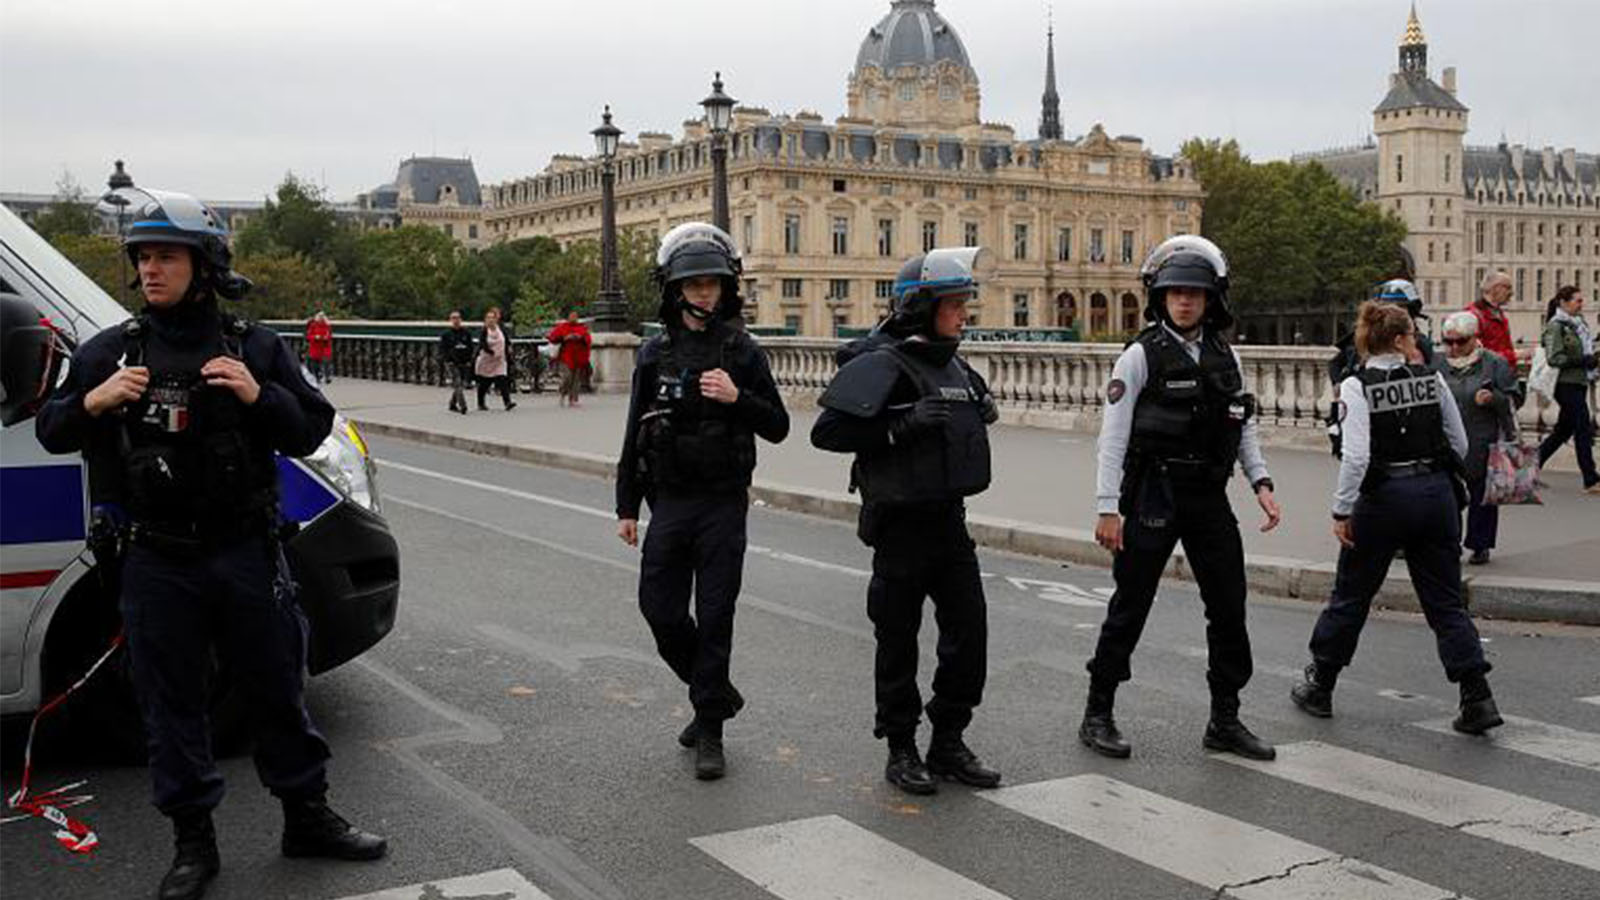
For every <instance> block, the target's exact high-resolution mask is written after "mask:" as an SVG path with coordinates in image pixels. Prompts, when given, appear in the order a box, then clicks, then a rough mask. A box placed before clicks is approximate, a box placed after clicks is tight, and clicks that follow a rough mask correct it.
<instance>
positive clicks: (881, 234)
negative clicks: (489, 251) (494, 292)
mask: <svg viewBox="0 0 1600 900" xmlns="http://www.w3.org/2000/svg"><path fill="white" fill-rule="evenodd" d="M1044 80H1045V91H1044V95H1043V107H1042V111H1041V116H1040V126H1039V136H1038V137H1037V138H1035V139H1032V140H1022V139H1018V138H1017V136H1016V134H1015V131H1014V129H1013V128H1012V127H1011V126H1009V125H1003V124H994V123H987V122H984V121H983V120H982V118H981V114H980V99H981V92H980V88H979V79H978V73H977V71H976V70H975V69H974V68H973V66H972V63H971V60H970V59H969V57H968V55H967V52H966V48H965V47H964V46H963V45H962V42H961V38H960V36H959V35H958V34H957V33H956V31H955V28H954V27H953V26H952V25H951V24H950V23H949V22H948V21H947V20H946V19H944V18H943V17H942V16H941V15H940V14H939V13H938V12H937V11H936V10H935V8H934V2H933V0H893V2H892V3H891V4H890V9H889V12H888V14H887V15H885V16H884V17H883V18H882V19H881V20H880V21H878V23H877V24H876V25H874V26H872V27H871V28H870V29H869V30H868V32H867V35H866V37H865V38H864V39H863V40H862V42H861V45H860V48H859V49H858V51H857V54H856V59H855V66H854V68H853V70H852V71H851V73H850V76H849V79H848V82H847V84H846V91H845V95H846V106H847V113H846V114H845V115H843V116H840V117H838V118H837V119H835V120H834V121H833V122H831V123H829V122H826V121H824V119H823V117H822V116H820V115H818V114H816V113H812V112H798V113H795V114H793V115H775V114H772V113H770V112H768V111H767V110H765V109H761V108H757V107H749V106H746V107H740V108H737V109H736V110H735V111H734V122H733V129H732V133H731V134H730V136H729V142H730V143H729V206H730V211H731V215H730V221H731V224H732V229H731V230H732V234H733V238H734V240H735V241H736V242H737V243H738V244H739V246H740V248H741V251H742V252H743V254H744V264H745V279H746V284H745V293H746V294H747V296H748V297H749V298H750V299H751V300H752V301H753V302H751V303H749V304H747V307H746V308H747V310H749V311H750V314H751V316H752V318H753V319H754V320H755V321H756V322H758V323H760V324H764V325H777V326H787V327H789V328H792V329H794V330H795V331H797V332H799V333H802V334H808V335H826V334H831V333H833V330H834V328H835V327H836V326H839V325H849V326H863V325H870V324H872V323H873V322H875V321H877V319H878V318H879V317H880V316H881V315H883V313H884V311H885V308H886V305H887V301H888V298H889V294H890V287H891V285H892V283H893V277H894V273H895V271H896V269H898V268H899V266H900V263H901V262H902V261H903V260H905V259H906V258H908V257H910V256H912V255H914V254H916V253H918V252H921V251H922V250H924V249H926V248H930V247H934V246H950V245H960V244H968V245H982V246H986V247H988V248H990V249H991V251H993V252H994V253H995V255H996V257H997V260H998V262H999V275H998V277H997V279H996V280H995V282H994V283H993V284H990V285H988V286H986V287H985V288H984V290H983V292H982V294H981V295H980V297H979V301H978V303H976V304H974V307H973V309H974V311H975V315H974V318H975V320H976V324H978V325H981V326H988V327H994V326H1029V327H1041V326H1069V325H1070V326H1075V327H1077V328H1079V329H1080V330H1082V331H1087V332H1088V333H1090V334H1093V335H1120V334H1126V333H1129V332H1131V331H1134V330H1136V329H1137V328H1138V326H1139V323H1140V307H1141V303H1142V300H1141V297H1142V292H1141V289H1140V285H1139V280H1138V266H1139V263H1140V262H1141V261H1142V259H1143V257H1144V254H1145V253H1146V252H1147V251H1148V250H1149V248H1151V247H1153V246H1154V245H1155V244H1156V243H1158V242H1160V241H1161V240H1163V239H1165V238H1166V237H1168V236H1170V235H1172V234H1175V233H1180V232H1187V231H1191V230H1198V228H1199V223H1200V211H1201V202H1202V196H1203V195H1202V191H1201V188H1200V185H1199V182H1198V181H1197V180H1196V179H1195V178H1194V175H1193V173H1192V171H1191V170H1190V168H1189V166H1188V165H1187V164H1186V163H1185V162H1184V161H1183V160H1181V159H1173V158H1167V157H1162V156H1158V155H1155V154H1153V153H1151V152H1150V151H1149V150H1147V149H1146V148H1145V147H1144V145H1143V142H1142V141H1141V140H1140V139H1139V138H1137V137H1132V136H1128V135H1122V136H1117V137H1113V136H1111V135H1109V134H1107V132H1106V131H1105V129H1104V128H1103V127H1101V126H1100V125H1098V124H1096V125H1094V126H1092V127H1091V128H1090V129H1089V130H1088V132H1087V134H1084V135H1082V136H1080V137H1076V138H1072V139H1063V137H1062V133H1063V132H1062V124H1061V123H1062V117H1061V110H1060V97H1059V94H1058V92H1057V87H1056V84H1055V60H1054V33H1053V29H1052V31H1051V32H1050V33H1049V35H1048V37H1047V45H1046V68H1045V79H1044ZM616 166H617V186H616V197H617V223H618V227H619V228H621V229H630V228H632V229H644V230H646V231H647V232H649V233H650V234H652V235H659V234H662V233H664V232H666V231H667V230H668V229H669V228H671V227H672V226H674V225H676V224H679V223H681V222H685V221H691V220H695V219H704V220H709V218H710V216H711V157H710V134H709V132H708V130H707V129H706V127H705V126H704V124H703V123H702V122H699V121H689V122H685V123H684V124H683V134H682V135H681V136H680V137H673V136H671V135H668V134H663V133H659V132H651V131H645V132H641V133H640V134H639V135H638V139H637V141H636V142H633V143H624V144H623V145H622V148H621V149H620V150H619V152H618V156H617V160H616ZM484 220H485V223H486V226H487V237H488V239H489V240H491V241H507V240H515V239H519V238H527V237H533V236H536V235H543V236H548V237H552V238H555V239H556V240H558V241H561V242H562V243H563V244H566V243H570V242H572V241H576V240H582V239H592V238H596V237H597V236H598V234H599V228H600V161H599V160H598V159H596V158H593V157H578V156H557V157H555V158H554V159H552V160H551V162H550V164H549V166H547V167H546V168H545V170H544V171H543V172H541V173H539V174H537V175H532V176H528V177H525V178H519V179H516V180H513V181H509V182H505V183H503V184H497V185H492V186H491V187H490V188H489V189H488V191H487V196H486V197H485V209H484Z"/></svg>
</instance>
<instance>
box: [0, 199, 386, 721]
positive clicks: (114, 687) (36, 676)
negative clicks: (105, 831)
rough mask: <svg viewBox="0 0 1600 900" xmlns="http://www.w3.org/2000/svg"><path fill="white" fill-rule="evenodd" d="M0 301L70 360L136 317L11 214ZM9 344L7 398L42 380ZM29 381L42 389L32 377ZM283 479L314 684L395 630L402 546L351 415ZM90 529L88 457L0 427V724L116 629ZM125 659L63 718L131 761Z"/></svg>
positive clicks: (288, 463) (64, 679) (22, 427)
mask: <svg viewBox="0 0 1600 900" xmlns="http://www.w3.org/2000/svg"><path fill="white" fill-rule="evenodd" d="M0 293H3V294H8V295H11V297H10V298H8V300H7V302H14V300H15V299H17V298H20V299H21V300H23V301H26V302H27V303H28V304H30V305H31V306H32V307H33V309H34V310H37V311H38V313H39V314H40V315H43V316H46V317H48V319H49V320H50V323H51V324H53V325H54V326H55V328H56V329H57V330H58V331H59V332H60V334H61V336H62V337H63V338H64V339H65V342H66V343H67V345H68V349H70V346H71V345H74V344H76V343H79V342H82V341H85V340H87V339H88V338H90V337H92V336H93V335H95V334H96V333H98V332H100V331H101V330H103V329H105V328H107V327H109V326H111V325H115V324H117V323H118V322H121V321H123V320H125V319H127V318H128V313H127V311H125V310H124V309H123V308H122V307H121V306H119V305H118V304H117V303H116V301H114V300H112V299H111V298H110V297H109V296H107V295H106V294H105V292H104V291H102V290H101V289H100V288H99V287H98V286H97V285H96V284H95V283H94V282H93V281H91V280H90V279H89V278H88V277H87V276H85V275H84V274H83V273H82V272H80V271H78V270H77V269H76V268H75V267H74V266H73V265H72V264H71V263H70V262H68V261H67V260H66V258H64V257H63V256H61V254H60V253H58V252H57V251H56V250H55V248H53V247H51V246H50V244H49V243H48V242H46V241H45V240H44V239H43V238H41V237H39V235H37V234H35V233H34V231H33V230H32V229H31V228H29V227H28V226H27V225H26V224H24V223H23V222H22V221H21V220H20V219H18V218H17V217H16V216H15V215H14V214H12V213H11V212H10V211H9V210H7V209H5V208H3V207H0ZM14 334H15V332H13V333H12V334H7V335H5V336H3V337H0V341H3V342H4V349H3V351H0V366H4V367H5V368H6V372H5V375H6V379H5V382H6V384H5V388H6V392H7V393H15V392H16V390H17V387H18V385H20V384H25V383H27V381H28V378H29V374H30V373H29V372H26V371H23V372H16V371H13V369H17V368H19V367H25V366H27V365H29V364H30V363H32V364H33V365H34V368H35V369H37V368H38V366H37V363H36V362H35V361H36V360H37V359H38V358H39V354H38V353H36V352H35V353H30V352H28V348H25V347H24V342H23V341H21V340H15V339H13V337H14ZM65 364H66V365H71V361H70V358H68V359H67V360H66V362H65ZM31 374H32V379H33V382H34V383H35V384H37V382H38V380H39V375H38V372H37V371H35V372H33V373H31ZM49 377H54V374H53V373H52V375H51V376H49ZM14 399H16V398H8V402H7V406H8V407H9V406H11V405H12V404H11V403H10V402H9V401H10V400H14ZM12 417H13V416H8V417H7V418H12ZM278 475H279V488H280V494H281V498H282V508H283V513H284V515H285V516H286V517H287V518H290V519H293V520H294V521H296V522H298V523H300V526H301V527H300V530H299V532H298V533H297V534H296V535H295V536H294V537H293V538H291V539H290V540H289V541H288V542H287V544H286V545H285V550H286V552H287V555H288V558H289V562H290V565H291V567H292V569H293V571H294V576H295V580H296V581H297V582H298V583H299V585H300V594H299V600H300V604H301V606H302V608H303V609H304V610H305V613H306V617H307V619H308V621H309V622H310V625H311V634H310V653H309V667H310V670H311V672H312V674H318V673H320V672H324V671H327V670H329V669H332V668H333V667H335V666H338V665H340V664H341V663H344V662H346V661H348V660H350V659H352V658H354V657H355V656H357V655H359V654H360V653H361V652H363V651H364V650H366V649H367V648H369V647H371V646H372V645H374V644H376V643H377V642H378V641H379V640H381V639H382V638H383V636H384V635H386V634H388V632H389V630H390V629H391V628H392V627H393V626H394V618H395V609H396V604H397V602H398V599H399V593H400V566H399V548H398V546H397V545H396V543H395V540H394V538H393V536H392V535H391V534H390V532H389V527H388V524H387V523H386V522H385V521H384V519H383V517H382V516H381V515H380V513H379V502H378V493H377V488H376V485H375V483H374V480H373V464H372V460H371V458H370V456H369V455H368V452H367V447H366V444H365V443H364V442H363V441H362V439H361V435H360V434H359V433H358V432H357V431H356V429H355V427H354V426H353V425H351V424H350V423H349V422H348V421H347V420H346V419H345V418H344V417H343V416H337V417H336V418H335V420H334V427H333V432H332V434H330V435H329V436H328V438H327V440H325V441H324V442H323V443H322V446H321V447H319V448H318V449H317V451H316V452H315V453H313V454H312V455H311V456H309V457H306V458H304V459H285V458H282V457H280V458H279V459H278ZM88 522H89V497H88V490H87V481H86V476H85V472H84V467H83V461H82V459H81V458H79V457H76V456H55V455H52V454H50V453H48V452H46V451H45V449H44V448H43V447H41V446H40V445H39V442H38V440H37V439H36V438H35V437H34V428H33V422H32V420H31V419H27V420H23V421H16V422H10V423H8V424H7V425H6V426H5V427H4V428H3V429H0V715H7V716H9V715H14V714H26V713H31V712H33V711H35V710H37V709H38V708H39V706H40V705H41V704H42V703H43V702H45V701H47V700H49V699H50V698H51V697H53V696H55V695H56V694H57V693H58V692H60V691H61V690H63V689H65V688H66V687H67V686H68V685H70V684H71V683H72V681H74V680H75V679H77V678H78V677H79V676H81V675H82V674H83V672H84V670H85V669H86V668H87V667H88V666H89V665H90V664H91V663H92V662H93V661H94V660H95V659H96V658H98V657H99V656H100V654H102V653H103V652H104V651H105V649H106V647H107V646H109V644H110V642H111V640H112V639H113V637H114V636H115V635H116V634H117V632H118V630H119V628H120V619H119V616H118V614H117V607H116V602H115V599H114V598H113V597H111V596H108V591H107V590H106V589H105V587H104V579H103V578H102V577H101V573H99V572H97V571H96V569H95V559H94V554H93V553H92V552H90V551H89V550H88V549H87V546H86V538H87V529H88ZM121 657H122V658H121V660H120V662H121V665H118V666H113V667H112V668H111V669H110V671H109V672H104V673H102V674H101V675H100V676H97V678H96V680H95V682H94V683H92V685H91V687H90V688H88V689H86V691H85V694H84V696H83V697H82V698H80V697H76V696H75V697H74V699H73V702H72V703H71V704H70V705H69V707H68V708H69V709H76V710H78V711H80V712H83V713H84V714H86V715H88V716H92V719H93V721H94V722H95V723H96V729H95V730H96V733H97V734H98V735H100V736H102V737H103V739H104V740H107V741H110V742H114V743H120V744H122V745H123V746H125V747H126V748H128V749H129V750H130V751H131V750H132V749H133V748H135V747H138V746H141V745H142V740H143V739H142V733H141V731H140V726H139V719H138V714H137V710H136V709H135V708H134V704H133V700H132V694H131V689H130V687H129V685H128V682H127V679H126V662H125V654H122V655H121ZM220 674H221V675H222V676H223V677H220V678H218V679H216V681H217V684H218V685H219V690H218V692H217V693H218V698H219V702H220V701H221V699H222V698H223V697H225V695H226V690H225V684H226V673H225V672H222V673H220Z"/></svg>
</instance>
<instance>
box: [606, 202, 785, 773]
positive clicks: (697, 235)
mask: <svg viewBox="0 0 1600 900" xmlns="http://www.w3.org/2000/svg"><path fill="white" fill-rule="evenodd" d="M740 272H741V265H740V260H739V254H738V252H737V251H736V250H735V249H734V246H733V240H732V239H731V238H729V237H728V235H727V234H726V233H725V232H723V231H722V230H721V229H720V228H716V227H714V226H711V225H707V224H705V223H702V222H687V223H685V224H683V225H679V226H678V227H676V228H674V229H672V230H671V231H669V232H667V234H666V236H664V237H663V238H662V239H661V247H660V250H659V251H658V252H657V253H656V270H655V277H656V282H657V283H658V284H659V285H660V287H661V306H660V309H659V315H660V318H661V324H662V325H663V326H664V328H663V331H662V333H661V334H658V335H656V336H655V337H653V338H651V339H649V340H648V341H645V343H644V346H642V347H640V348H639V355H638V359H637V362H636V365H635V366H634V371H633V394H632V397H631V398H630V399H629V402H628V420H627V428H626V431H625V433H624V435H623V441H622V456H621V459H620V460H619V461H618V463H617V536H618V537H620V538H621V539H622V540H623V542H624V543H626V544H627V545H628V546H630V547H633V546H637V545H638V543H639V506H640V503H641V502H648V503H649V504H650V515H651V519H650V528H649V530H648V531H647V532H646V534H645V539H644V550H643V554H642V557H643V558H642V562H641V565H640V568H639V609H640V611H641V612H642V613H643V614H644V619H645V621H646V622H647V623H648V624H649V626H650V631H651V633H652V634H653V635H654V636H655V641H656V648H657V650H659V651H660V653H661V658H662V659H663V660H665V661H666V663H667V665H668V666H669V667H671V669H672V671H673V673H674V674H676V675H677V676H678V678H679V679H681V680H682V681H683V682H684V684H686V685H688V686H689V702H690V704H692V705H693V706H694V719H693V721H691V722H690V723H689V724H688V726H687V727H685V728H684V729H683V731H682V733H680V734H679V735H678V743H679V744H680V745H682V746H684V747H692V748H694V751H695V764H694V772H695V777H696V778H699V779H700V780H702V781H709V780H713V779H717V778H721V777H722V776H723V775H724V774H725V773H726V771H727V760H726V756H725V754H724V751H723V744H722V739H723V723H724V722H725V721H726V720H728V719H731V718H733V717H734V716H735V715H736V714H737V713H738V712H739V710H740V708H741V707H743V706H744V697H742V696H741V695H740V694H739V691H738V690H737V689H735V688H734V686H733V683H732V682H731V681H730V680H729V678H728V670H729V661H730V659H731V657H732V654H733V616H734V607H735V605H736V601H737V600H738V597H739V585H740V581H741V579H742V577H743V574H744V549H745V520H746V518H747V517H748V515H749V506H750V498H749V487H750V475H751V473H752V472H753V471H754V470H755V466H756V443H755V439H756V437H757V436H760V437H761V438H762V439H764V440H766V441H768V442H770V443H774V444H776V443H779V442H781V441H782V440H783V439H784V438H785V437H787V436H788V434H789V413H788V412H787V411H786V410H785V409H784V407H783V399H782V398H781V397H779V396H778V388H777V385H776V384H775V383H774V382H773V379H772V372H771V369H770V368H769V367H768V365H767V356H766V353H765V352H763V351H762V349H761V348H760V346H758V345H757V344H756V342H755V341H754V340H752V339H751V337H750V335H749V334H747V333H746V332H745V330H744V328H743V319H742V318H741V316H740V308H741V307H742V306H743V304H744V299H743V298H742V297H740V296H739V274H740ZM691 585H692V587H693V594H694V612H693V614H692V615H691V614H690V609H689V600H690V592H691Z"/></svg>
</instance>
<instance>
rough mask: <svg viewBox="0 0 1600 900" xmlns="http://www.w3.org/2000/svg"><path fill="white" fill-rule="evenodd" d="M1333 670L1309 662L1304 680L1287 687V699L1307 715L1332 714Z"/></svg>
mask: <svg viewBox="0 0 1600 900" xmlns="http://www.w3.org/2000/svg"><path fill="white" fill-rule="evenodd" d="M1336 676H1337V673H1336V672H1335V671H1331V670H1329V669H1327V668H1326V667H1323V666H1319V665H1317V664H1316V663H1311V664H1309V665H1307V666H1306V671H1305V680H1304V681H1301V682H1300V683H1299V684H1297V685H1295V686H1294V687H1292V688H1290V689H1289V699H1290V700H1293V701H1294V705H1295V706H1298V707H1300V709H1301V711H1303V712H1305V713H1306V714H1307V715H1312V716H1316V717H1317V718H1319V719H1327V718H1332V716H1333V685H1334V678H1335V677H1336Z"/></svg>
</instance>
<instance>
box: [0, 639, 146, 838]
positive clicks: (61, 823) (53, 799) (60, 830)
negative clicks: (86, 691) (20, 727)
mask: <svg viewBox="0 0 1600 900" xmlns="http://www.w3.org/2000/svg"><path fill="white" fill-rule="evenodd" d="M121 646H122V635H121V634H120V633H119V634H118V635H117V636H116V637H115V638H113V639H112V641H111V646H110V647H107V648H106V652H105V653H103V654H101V655H100V658H99V659H98V660H95V664H94V665H92V666H90V667H89V671H87V672H85V673H83V677H82V678H79V679H78V680H77V681H76V682H74V683H73V684H72V686H71V687H69V688H67V689H66V690H65V691H62V692H61V693H60V694H59V695H58V696H57V697H56V698H55V699H53V700H51V701H50V702H49V703H46V704H45V705H44V706H41V707H39V711H38V712H36V713H34V714H33V722H32V723H31V724H30V725H29V726H28V746H27V749H26V750H24V751H23V755H22V786H21V787H19V788H17V791H16V793H14V794H12V795H11V796H10V797H8V798H6V805H7V806H8V807H10V808H11V809H14V810H17V811H18V812H20V813H22V815H20V816H11V817H10V818H7V819H0V825H3V824H6V823H10V822H20V821H22V820H24V819H31V818H39V819H43V820H45V821H46V822H49V823H50V824H52V825H54V826H56V831H55V839H56V840H57V841H58V842H60V844H61V846H63V847H65V848H67V849H68V850H70V851H72V852H73V853H78V854H87V853H92V852H94V849H95V848H96V847H98V846H100V838H99V837H98V836H97V835H96V834H95V833H94V830H93V829H91V828H90V827H89V826H88V825H86V824H84V823H83V822H80V821H79V820H77V819H74V818H73V817H71V816H69V815H67V814H66V813H64V812H62V810H65V809H71V808H72V807H74V806H82V805H83V804H85V803H88V802H89V801H90V800H93V799H94V795H93V794H71V793H68V792H69V791H73V790H76V789H78V788H81V787H83V786H84V785H85V784H87V782H86V781H75V782H73V783H71V784H64V785H61V786H60V787H58V788H54V789H52V790H48V791H44V792H43V793H40V794H37V795H35V796H32V797H30V796H28V784H29V783H30V782H31V781H32V780H33V739H34V735H35V734H36V733H37V732H38V730H39V720H41V719H43V718H44V717H45V716H47V715H49V714H50V713H51V712H52V711H54V710H55V709H56V708H57V707H59V706H60V705H61V704H63V703H65V702H66V701H67V698H68V697H71V696H72V695H73V693H74V692H75V691H77V690H78V689H79V688H81V687H83V686H84V685H85V684H87V683H88V681H89V679H90V678H93V677H94V673H96V672H98V671H100V667H101V666H103V665H105V664H106V660H109V659H110V658H111V657H112V655H113V654H115V653H116V652H117V649H118V648H119V647H121Z"/></svg>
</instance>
